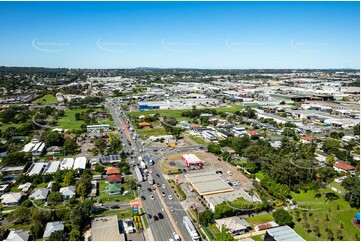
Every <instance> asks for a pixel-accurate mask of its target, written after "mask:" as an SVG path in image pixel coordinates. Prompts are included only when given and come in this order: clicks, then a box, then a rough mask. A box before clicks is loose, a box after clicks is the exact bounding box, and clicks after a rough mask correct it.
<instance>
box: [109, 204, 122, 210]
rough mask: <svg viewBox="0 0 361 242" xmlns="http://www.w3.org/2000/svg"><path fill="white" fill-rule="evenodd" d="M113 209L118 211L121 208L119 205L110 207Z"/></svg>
mask: <svg viewBox="0 0 361 242" xmlns="http://www.w3.org/2000/svg"><path fill="white" fill-rule="evenodd" d="M110 208H111V209H118V208H120V207H119V206H118V205H113V206H110Z"/></svg>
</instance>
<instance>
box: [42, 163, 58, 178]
mask: <svg viewBox="0 0 361 242" xmlns="http://www.w3.org/2000/svg"><path fill="white" fill-rule="evenodd" d="M59 165H60V161H52V162H49V163H48V164H46V167H45V169H44V171H43V174H44V175H45V174H53V173H55V172H56V171H57V170H58V168H59Z"/></svg>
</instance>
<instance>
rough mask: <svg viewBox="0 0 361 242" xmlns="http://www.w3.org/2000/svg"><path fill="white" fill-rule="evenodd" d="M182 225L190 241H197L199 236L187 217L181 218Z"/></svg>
mask: <svg viewBox="0 0 361 242" xmlns="http://www.w3.org/2000/svg"><path fill="white" fill-rule="evenodd" d="M183 225H184V227H185V228H186V230H187V231H188V233H189V235H190V236H191V238H192V240H193V241H199V239H200V237H199V234H198V232H197V230H196V228H195V227H194V225H193V223H192V222H191V220H190V219H189V217H188V216H184V217H183Z"/></svg>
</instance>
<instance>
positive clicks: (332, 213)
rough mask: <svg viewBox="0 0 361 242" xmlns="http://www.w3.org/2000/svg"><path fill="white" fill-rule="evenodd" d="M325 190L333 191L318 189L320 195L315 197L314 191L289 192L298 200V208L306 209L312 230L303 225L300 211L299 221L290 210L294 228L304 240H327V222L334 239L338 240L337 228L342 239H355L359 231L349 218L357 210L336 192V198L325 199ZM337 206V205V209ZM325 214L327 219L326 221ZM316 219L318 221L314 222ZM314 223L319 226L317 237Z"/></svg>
mask: <svg viewBox="0 0 361 242" xmlns="http://www.w3.org/2000/svg"><path fill="white" fill-rule="evenodd" d="M327 192H333V191H332V190H331V189H320V194H321V195H322V196H321V197H320V198H316V197H315V194H316V192H315V191H308V192H307V193H305V192H301V193H299V194H297V193H294V192H292V193H291V195H292V197H293V198H294V200H295V201H297V202H298V206H299V208H303V209H305V211H307V213H308V215H307V220H308V223H309V225H310V228H311V230H312V232H307V230H306V229H305V228H304V226H303V223H304V218H303V214H302V211H301V213H300V218H301V221H299V222H298V221H296V219H295V212H294V211H291V213H292V214H293V217H294V222H295V227H294V230H295V231H296V232H297V233H298V234H299V235H301V236H302V237H303V238H304V239H305V240H328V233H327V232H326V231H325V228H326V224H327V225H328V228H329V229H330V230H331V231H332V232H333V235H334V239H335V240H338V239H337V237H336V236H337V233H336V232H337V230H338V229H340V230H341V231H342V236H343V238H342V240H351V241H353V240H355V239H356V237H355V235H356V234H359V233H360V231H359V230H358V229H357V228H356V227H355V226H354V225H353V224H352V222H351V219H352V218H354V217H355V213H356V212H357V211H358V210H357V209H355V208H351V207H350V205H349V203H348V202H347V201H345V200H344V198H343V197H342V196H341V195H339V194H337V193H336V194H337V195H339V198H338V199H337V200H334V201H326V197H325V193H327ZM337 206H339V210H338V209H337ZM326 215H327V216H328V219H329V221H327V218H326ZM316 219H317V220H318V222H315V221H316ZM316 223H317V225H318V226H319V228H320V232H321V236H320V237H317V236H316V234H315V233H314V232H313V230H314V227H315V224H316ZM341 223H342V224H343V229H341Z"/></svg>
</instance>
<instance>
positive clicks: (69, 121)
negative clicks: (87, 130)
mask: <svg viewBox="0 0 361 242" xmlns="http://www.w3.org/2000/svg"><path fill="white" fill-rule="evenodd" d="M89 109H90V108H89ZM87 110H88V109H87V108H75V109H69V108H67V109H65V110H64V112H65V114H64V116H63V117H60V118H59V120H58V123H57V125H56V126H55V127H54V128H62V129H70V130H71V129H80V126H81V125H82V124H83V123H84V120H75V113H80V112H85V111H87ZM93 110H99V108H93ZM98 122H99V123H101V122H102V123H104V124H110V125H113V126H114V124H113V121H110V120H107V119H105V120H100V121H98Z"/></svg>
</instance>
